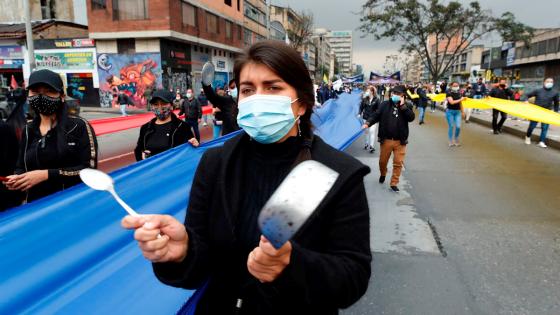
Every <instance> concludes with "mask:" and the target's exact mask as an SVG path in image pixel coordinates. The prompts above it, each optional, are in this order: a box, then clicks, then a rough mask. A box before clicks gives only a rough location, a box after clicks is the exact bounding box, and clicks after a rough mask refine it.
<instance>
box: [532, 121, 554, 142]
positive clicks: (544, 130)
mask: <svg viewBox="0 0 560 315" xmlns="http://www.w3.org/2000/svg"><path fill="white" fill-rule="evenodd" d="M537 125H538V122H536V121H531V122H530V123H529V129H527V137H531V135H532V134H533V130H535V128H536V127H537ZM548 127H549V124H543V123H541V138H540V142H544V141H545V140H546V134H547V133H548Z"/></svg>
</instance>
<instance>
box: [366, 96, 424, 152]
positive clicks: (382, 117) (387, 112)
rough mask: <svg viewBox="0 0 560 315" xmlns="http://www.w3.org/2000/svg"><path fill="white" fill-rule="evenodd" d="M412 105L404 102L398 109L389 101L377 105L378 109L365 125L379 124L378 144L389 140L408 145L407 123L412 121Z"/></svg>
mask: <svg viewBox="0 0 560 315" xmlns="http://www.w3.org/2000/svg"><path fill="white" fill-rule="evenodd" d="M412 108H413V107H412V103H410V102H408V101H406V102H405V104H404V105H403V106H402V107H401V108H398V106H397V105H395V104H394V103H393V101H392V100H391V99H389V100H388V101H385V102H383V103H381V105H379V109H378V110H377V111H376V112H375V114H373V116H372V117H371V118H370V119H368V121H367V124H368V125H369V126H372V125H373V124H375V123H379V131H378V138H379V142H380V143H383V141H385V140H387V139H389V140H399V141H400V142H401V144H403V145H405V144H407V143H408V123H410V122H412V121H414V117H415V115H414V111H413V110H412ZM390 135H393V136H390Z"/></svg>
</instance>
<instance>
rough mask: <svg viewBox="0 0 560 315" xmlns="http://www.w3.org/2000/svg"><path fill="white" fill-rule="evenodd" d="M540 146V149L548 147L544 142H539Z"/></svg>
mask: <svg viewBox="0 0 560 315" xmlns="http://www.w3.org/2000/svg"><path fill="white" fill-rule="evenodd" d="M538 145H539V147H540V148H546V147H547V146H546V144H544V142H542V141H541V142H539V144H538Z"/></svg>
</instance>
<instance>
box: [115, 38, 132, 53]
mask: <svg viewBox="0 0 560 315" xmlns="http://www.w3.org/2000/svg"><path fill="white" fill-rule="evenodd" d="M117 52H118V53H119V54H129V55H130V54H134V53H136V41H135V40H134V38H119V39H117Z"/></svg>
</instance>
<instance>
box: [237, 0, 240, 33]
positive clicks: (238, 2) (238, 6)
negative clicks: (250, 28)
mask: <svg viewBox="0 0 560 315" xmlns="http://www.w3.org/2000/svg"><path fill="white" fill-rule="evenodd" d="M240 2H241V0H237V11H241V3H240ZM239 39H241V38H239Z"/></svg>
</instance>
